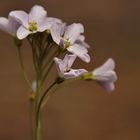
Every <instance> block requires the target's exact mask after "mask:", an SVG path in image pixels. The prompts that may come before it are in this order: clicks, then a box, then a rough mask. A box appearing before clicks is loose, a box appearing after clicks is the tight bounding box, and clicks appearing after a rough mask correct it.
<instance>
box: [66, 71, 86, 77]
mask: <svg viewBox="0 0 140 140" xmlns="http://www.w3.org/2000/svg"><path fill="white" fill-rule="evenodd" d="M85 72H87V71H86V70H85V69H71V70H70V71H69V72H66V73H64V78H65V79H70V78H76V77H78V76H80V75H82V74H83V73H85Z"/></svg>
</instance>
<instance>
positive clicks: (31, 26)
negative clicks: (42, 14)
mask: <svg viewBox="0 0 140 140" xmlns="http://www.w3.org/2000/svg"><path fill="white" fill-rule="evenodd" d="M28 30H29V31H30V32H34V31H36V30H37V22H36V21H32V22H29V28H28Z"/></svg>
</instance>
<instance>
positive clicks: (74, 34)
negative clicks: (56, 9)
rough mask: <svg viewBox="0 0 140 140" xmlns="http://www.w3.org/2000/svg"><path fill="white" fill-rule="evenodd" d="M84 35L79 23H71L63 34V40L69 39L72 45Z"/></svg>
mask: <svg viewBox="0 0 140 140" xmlns="http://www.w3.org/2000/svg"><path fill="white" fill-rule="evenodd" d="M81 33H84V27H83V25H82V24H80V23H73V24H71V25H69V26H67V28H66V30H65V34H64V38H65V39H69V41H70V43H71V44H73V43H74V42H75V41H76V40H77V39H78V38H79V36H80V34H81Z"/></svg>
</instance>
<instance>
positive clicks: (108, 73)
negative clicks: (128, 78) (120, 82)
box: [83, 58, 117, 91]
mask: <svg viewBox="0 0 140 140" xmlns="http://www.w3.org/2000/svg"><path fill="white" fill-rule="evenodd" d="M114 68H115V62H114V60H113V59H112V58H109V59H108V60H107V61H106V62H105V63H104V64H103V65H102V66H100V67H98V68H96V69H95V70H93V71H92V72H87V73H85V74H83V77H84V79H86V80H91V79H93V80H96V81H97V82H98V83H99V84H100V85H101V86H102V87H103V88H105V89H106V90H107V91H113V90H114V89H115V85H114V82H115V81H116V80H117V75H116V72H115V71H114Z"/></svg>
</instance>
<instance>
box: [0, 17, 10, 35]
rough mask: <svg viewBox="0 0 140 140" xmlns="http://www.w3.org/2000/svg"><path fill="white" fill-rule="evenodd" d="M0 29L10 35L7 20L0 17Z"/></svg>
mask: <svg viewBox="0 0 140 140" xmlns="http://www.w3.org/2000/svg"><path fill="white" fill-rule="evenodd" d="M0 29H1V30H3V31H5V32H8V33H11V27H10V26H9V21H8V19H7V18H4V17H0Z"/></svg>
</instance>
